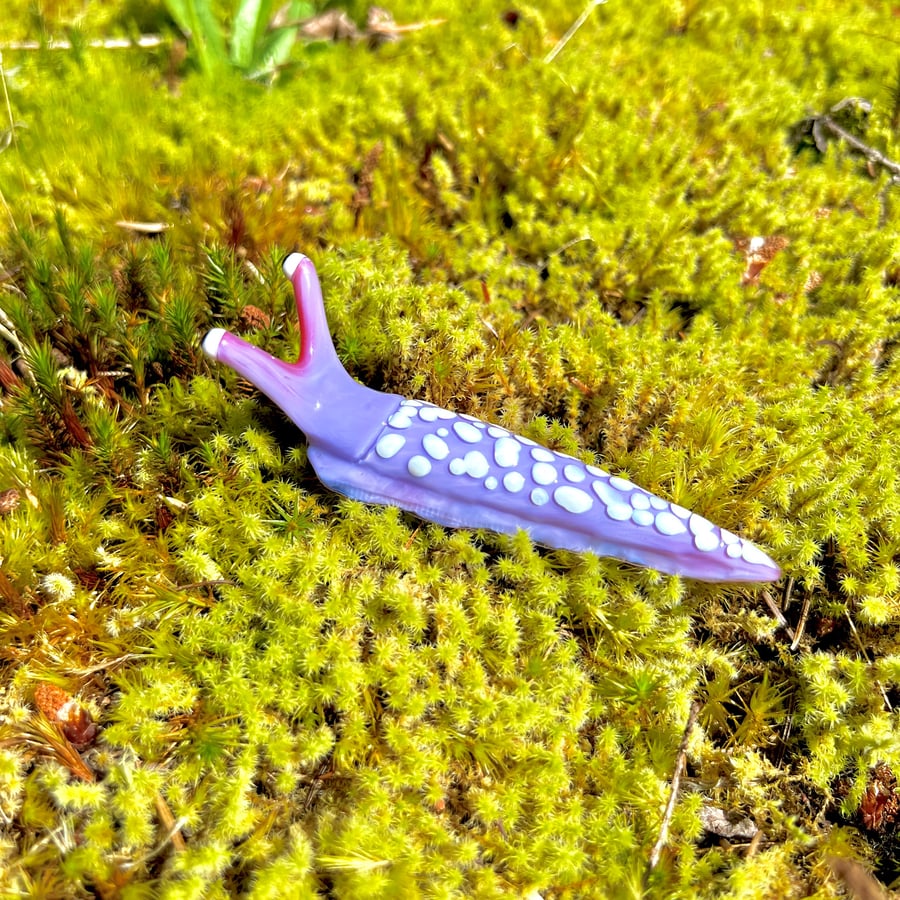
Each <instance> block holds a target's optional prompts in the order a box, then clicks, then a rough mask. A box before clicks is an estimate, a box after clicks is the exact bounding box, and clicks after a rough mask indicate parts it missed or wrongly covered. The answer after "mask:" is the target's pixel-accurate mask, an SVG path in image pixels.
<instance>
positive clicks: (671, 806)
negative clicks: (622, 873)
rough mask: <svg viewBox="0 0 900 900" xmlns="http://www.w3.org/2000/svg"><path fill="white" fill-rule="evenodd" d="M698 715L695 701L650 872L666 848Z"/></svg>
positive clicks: (679, 753)
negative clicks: (689, 743)
mask: <svg viewBox="0 0 900 900" xmlns="http://www.w3.org/2000/svg"><path fill="white" fill-rule="evenodd" d="M699 715H700V704H699V703H698V702H697V701H696V700H695V701H694V702H693V703H692V704H691V711H690V712H689V713H688V718H687V724H686V725H685V726H684V734H683V735H682V738H681V746H679V748H678V754H677V756H676V757H675V771H674V772H673V773H672V786H671V788H670V789H669V802H668V803H666V810H665V812H664V813H663V820H662V824H661V825H660V827H659V838H658V839H657V841H656V845H655V846H654V847H653V850H652V851H651V852H650V870H651V871H653V869H655V868H656V866H657V864H658V863H659V858H660V856H661V855H662V852H663V848H664V847H665V846H666V839H667V838H668V836H669V823H670V822H671V821H672V815H673V813H674V812H675V802H676V801H677V800H678V786H679V784H680V783H681V776H682V774H683V773H684V767H685V766H686V765H687V748H688V742H689V741H690V739H691V732H692V731H693V730H694V725H695V724H696V722H697V716H699Z"/></svg>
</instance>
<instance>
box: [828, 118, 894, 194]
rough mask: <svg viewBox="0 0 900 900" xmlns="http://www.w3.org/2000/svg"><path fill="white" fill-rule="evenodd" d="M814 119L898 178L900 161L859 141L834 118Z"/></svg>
mask: <svg viewBox="0 0 900 900" xmlns="http://www.w3.org/2000/svg"><path fill="white" fill-rule="evenodd" d="M816 120H817V121H818V123H819V124H820V125H821V126H822V127H823V128H827V129H828V130H829V131H830V132H831V133H832V134H833V135H834V136H835V137H839V138H840V139H841V140H842V141H844V142H845V143H847V144H849V145H850V146H851V147H852V148H853V149H854V150H856V151H858V152H859V153H862V155H863V156H865V158H866V159H867V160H869V162H872V163H875V164H876V165H879V166H881V167H882V168H885V169H887V170H888V172H890V173H891V174H892V175H893V176H894V178H895V179H898V178H900V163H897V162H894V161H893V160H892V159H889V158H888V157H887V156H885V155H884V154H883V153H882V152H881V151H880V150H876V149H875V148H874V147H870V146H869V145H868V144H866V143H865V142H863V141H861V140H860V139H859V138H858V137H856V136H855V135H852V134H851V133H850V132H849V131H847V129H846V128H841V126H840V125H838V123H837V122H835V121H834V119H832V118H831V116H829V115H821V116H817V117H816Z"/></svg>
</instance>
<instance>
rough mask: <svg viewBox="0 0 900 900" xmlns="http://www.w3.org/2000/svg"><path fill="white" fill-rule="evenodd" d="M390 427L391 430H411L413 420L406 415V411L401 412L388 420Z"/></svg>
mask: <svg viewBox="0 0 900 900" xmlns="http://www.w3.org/2000/svg"><path fill="white" fill-rule="evenodd" d="M388 425H390V426H391V428H409V426H410V425H412V419H410V417H409V416H408V415H407V414H406V411H405V410H400V411H398V412H395V413H394V414H393V415H392V416H391V417H390V418H389V419H388Z"/></svg>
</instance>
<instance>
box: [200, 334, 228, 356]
mask: <svg viewBox="0 0 900 900" xmlns="http://www.w3.org/2000/svg"><path fill="white" fill-rule="evenodd" d="M225 333H226V332H225V329H224V328H213V329H212V331H210V332H209V334H208V335H206V337H205V338H203V352H204V353H205V354H206V355H207V356H208V357H210V359H218V358H219V344H221V343H222V338H223V337H225Z"/></svg>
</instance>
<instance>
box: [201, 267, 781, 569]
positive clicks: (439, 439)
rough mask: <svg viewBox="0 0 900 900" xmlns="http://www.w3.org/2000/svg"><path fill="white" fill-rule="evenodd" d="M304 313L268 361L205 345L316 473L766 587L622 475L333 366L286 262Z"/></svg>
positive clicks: (378, 493) (731, 551)
mask: <svg viewBox="0 0 900 900" xmlns="http://www.w3.org/2000/svg"><path fill="white" fill-rule="evenodd" d="M283 268H284V272H285V274H286V275H287V277H288V278H289V279H290V281H291V283H292V284H293V288H294V296H295V298H296V301H297V310H298V313H299V318H300V341H301V346H300V358H299V359H298V360H297V362H295V363H285V362H282V361H281V360H278V359H275V358H274V357H272V356H270V355H269V354H267V353H265V352H264V351H262V350H260V349H259V348H258V347H254V346H253V345H251V344H249V343H247V342H246V341H244V340H241V338H239V337H236V336H235V335H233V334H229V333H228V332H226V331H224V330H223V329H221V328H214V329H212V331H210V332H209V334H207V336H206V337H205V338H204V341H203V349H204V351H205V352H206V353H207V355H208V356H210V357H211V358H212V359H214V360H217V361H219V362H221V363H224V364H225V365H227V366H230V367H231V368H232V369H234V370H235V371H237V372H238V373H239V374H240V375H242V376H243V377H244V378H246V379H247V380H248V381H250V382H251V383H252V384H253V385H255V386H256V387H257V388H259V390H261V391H262V392H263V393H265V394H266V395H267V396H268V397H269V398H270V399H271V400H272V401H273V402H274V403H276V404H277V405H278V406H279V407H281V409H282V410H283V411H284V412H285V413H286V414H287V415H288V417H289V418H290V419H291V420H292V421H293V422H294V423H295V424H296V425H297V426H298V427H299V428H300V429H302V430H303V431H304V432H305V433H306V436H307V439H308V441H309V460H310V462H311V463H312V465H313V467H314V468H315V470H316V474H317V475H318V476H319V478H320V479H321V481H322V482H323V483H324V484H325V485H326V486H327V487H329V488H331V489H332V490H334V491H337V492H338V493H341V494H345V495H346V496H348V497H352V498H354V499H356V500H362V501H365V502H366V503H380V504H385V505H393V506H398V507H400V508H401V509H404V510H408V511H409V512H412V513H415V514H416V515H417V516H420V517H421V518H423V519H427V520H429V521H431V522H437V523H438V524H440V525H447V526H451V527H461V528H484V529H488V530H490V531H496V532H502V533H505V534H513V533H515V532H516V531H517V530H518V529H520V528H521V529H524V530H525V531H527V532H528V534H529V535H530V537H531V538H532V540H534V541H536V542H537V543H539V544H543V545H545V546H547V547H554V548H559V549H566V550H574V551H590V552H592V553H596V554H597V555H598V556H611V557H615V558H616V559H620V560H626V561H627V562H631V563H636V564H637V565H640V566H647V567H650V568H653V569H657V570H658V571H660V572H665V573H667V574H670V575H684V576H687V577H689V578H696V579H699V580H702V581H734V582H738V581H739V582H744V581H746V582H750V581H774V580H775V579H777V578H778V577H779V576H780V574H781V572H780V570H779V568H778V566H777V565H776V564H775V563H774V562H773V561H772V560H771V559H770V558H769V557H768V556H767V555H766V554H765V553H763V551H762V550H760V549H759V548H758V547H756V546H755V545H754V544H751V543H750V542H749V541H746V540H744V539H743V538H740V537H738V536H737V535H735V534H732V533H731V532H730V531H726V530H725V529H724V528H718V527H717V526H715V525H713V524H712V523H711V522H709V521H707V520H706V519H704V518H703V517H701V516H698V515H697V514H696V513H692V512H690V511H688V510H686V509H684V508H683V507H681V506H677V505H675V504H674V503H668V502H667V501H665V500H663V499H662V498H660V497H656V496H654V495H653V494H650V493H648V492H647V491H645V490H643V489H642V488H639V487H636V486H635V485H634V484H632V483H631V482H630V481H628V480H627V479H625V478H620V477H619V476H617V475H610V474H609V473H608V472H605V471H604V470H603V469H600V468H597V467H596V466H592V465H586V464H585V463H583V462H581V460H579V459H576V458H575V457H572V456H567V455H566V454H564V453H557V452H555V451H553V450H548V449H546V448H545V447H541V446H539V445H538V444H536V443H535V442H534V441H531V440H529V439H528V438H524V437H519V436H518V435H515V434H512V433H511V432H509V431H507V430H506V429H505V428H500V427H499V426H497V425H491V424H489V423H487V422H482V421H480V420H478V419H475V418H473V417H471V416H467V415H461V414H457V413H454V412H450V411H449V410H446V409H441V408H440V407H437V406H434V405H432V404H430V403H425V402H423V401H421V400H406V399H404V398H403V397H400V396H397V395H396V394H385V393H382V392H380V391H375V390H372V389H371V388H368V387H365V386H364V385H362V384H360V383H359V382H357V381H355V380H354V379H353V378H352V377H351V376H350V375H349V374H348V373H347V372H346V370H345V369H344V367H343V366H342V365H341V363H340V361H339V359H338V357H337V353H336V352H335V350H334V345H333V344H332V341H331V335H330V333H329V330H328V322H327V320H326V318H325V306H324V303H323V302H322V291H321V288H320V286H319V279H318V276H317V274H316V270H315V266H313V264H312V262H311V260H309V259H308V258H307V257H305V256H303V255H302V254H300V253H292V254H291V255H290V256H288V257H287V259H285V261H284V264H283Z"/></svg>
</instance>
